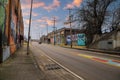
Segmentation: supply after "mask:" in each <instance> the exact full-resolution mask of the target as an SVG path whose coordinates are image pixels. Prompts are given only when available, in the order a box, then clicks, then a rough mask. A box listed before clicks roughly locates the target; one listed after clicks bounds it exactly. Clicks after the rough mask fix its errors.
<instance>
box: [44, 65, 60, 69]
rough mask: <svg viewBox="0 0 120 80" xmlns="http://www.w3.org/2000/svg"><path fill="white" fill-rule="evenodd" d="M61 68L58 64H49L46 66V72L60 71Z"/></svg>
mask: <svg viewBox="0 0 120 80" xmlns="http://www.w3.org/2000/svg"><path fill="white" fill-rule="evenodd" d="M58 69H61V67H60V66H59V65H58V64H47V65H45V70H58Z"/></svg>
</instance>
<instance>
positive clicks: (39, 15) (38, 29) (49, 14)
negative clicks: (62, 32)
mask: <svg viewBox="0 0 120 80" xmlns="http://www.w3.org/2000/svg"><path fill="white" fill-rule="evenodd" d="M30 2H31V0H21V4H22V12H23V18H24V27H25V36H27V34H28V26H29V25H28V24H29V14H30V13H29V12H30ZM81 2H82V0H33V13H32V25H31V37H32V38H33V39H38V38H39V36H41V35H44V34H46V33H47V28H46V25H47V24H48V32H51V31H52V30H53V21H52V20H53V17H55V18H56V27H57V29H59V28H62V27H66V25H64V22H65V21H66V20H67V17H68V10H67V9H68V8H77V7H79V6H80V4H81Z"/></svg>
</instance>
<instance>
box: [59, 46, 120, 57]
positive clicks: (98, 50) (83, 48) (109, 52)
mask: <svg viewBox="0 0 120 80" xmlns="http://www.w3.org/2000/svg"><path fill="white" fill-rule="evenodd" d="M60 46H61V47H64V48H71V46H70V45H60ZM71 49H78V50H85V51H93V52H101V53H106V54H111V55H118V56H120V51H113V50H100V49H91V48H86V47H85V46H72V48H71Z"/></svg>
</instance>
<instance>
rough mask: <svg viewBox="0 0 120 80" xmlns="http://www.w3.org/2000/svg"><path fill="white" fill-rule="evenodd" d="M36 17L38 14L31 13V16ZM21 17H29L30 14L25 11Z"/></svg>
mask: <svg viewBox="0 0 120 80" xmlns="http://www.w3.org/2000/svg"><path fill="white" fill-rule="evenodd" d="M38 15H39V14H38V13H35V12H32V16H34V17H35V16H38ZM23 16H30V12H29V11H26V12H25V11H24V12H23Z"/></svg>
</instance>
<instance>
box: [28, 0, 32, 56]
mask: <svg viewBox="0 0 120 80" xmlns="http://www.w3.org/2000/svg"><path fill="white" fill-rule="evenodd" d="M32 4H33V0H31V8H30V19H29V30H28V43H27V55H29V42H30V28H31V17H32V6H33V5H32Z"/></svg>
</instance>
